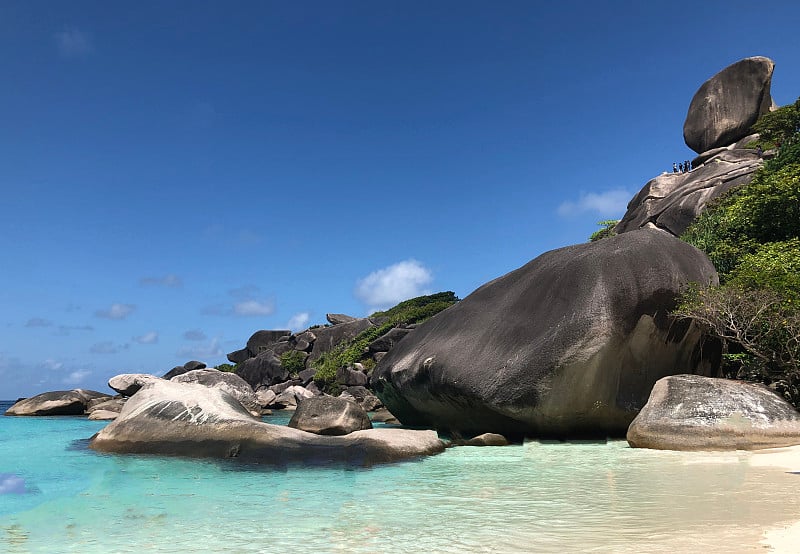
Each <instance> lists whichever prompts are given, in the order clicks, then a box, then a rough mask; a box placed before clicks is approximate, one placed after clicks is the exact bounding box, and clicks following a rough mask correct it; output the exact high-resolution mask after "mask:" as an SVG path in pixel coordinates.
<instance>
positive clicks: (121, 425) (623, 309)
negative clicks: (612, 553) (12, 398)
mask: <svg viewBox="0 0 800 554" xmlns="http://www.w3.org/2000/svg"><path fill="white" fill-rule="evenodd" d="M773 70H774V63H773V62H772V61H771V60H769V59H768V58H763V57H753V58H746V59H744V60H741V61H739V62H737V63H735V64H733V65H731V66H729V67H727V68H725V69H723V70H722V71H721V72H720V73H718V74H717V75H714V76H713V77H711V78H710V79H709V80H708V81H707V82H706V83H704V84H703V85H702V86H701V87H700V89H699V90H698V91H697V93H696V94H695V96H694V98H693V99H692V101H691V103H690V106H689V109H688V114H687V117H686V122H685V124H684V128H683V134H684V139H685V141H686V144H687V145H688V146H689V147H690V148H692V149H693V150H694V151H695V152H696V153H697V156H696V157H695V158H694V159H693V160H692V161H691V166H690V167H691V170H689V165H688V164H687V167H686V170H685V171H682V172H677V171H676V172H672V173H669V172H667V173H663V174H661V175H659V176H657V177H655V178H654V179H652V180H650V181H649V182H648V183H646V184H645V185H644V187H643V188H642V189H641V190H640V191H639V192H638V193H637V194H636V195H635V196H634V197H633V198H632V199H631V201H630V203H629V205H628V209H627V212H626V213H625V215H624V216H623V217H622V219H621V220H620V221H618V222H616V223H615V224H613V225H610V226H608V227H607V229H606V231H604V232H603V233H602V235H601V236H598V237H596V238H598V239H599V240H593V241H591V242H588V243H584V244H578V245H573V246H567V247H565V248H561V249H557V250H553V251H550V252H546V253H544V254H542V255H541V256H539V257H537V258H535V259H534V260H532V261H530V262H529V263H527V264H525V265H524V266H522V267H520V268H518V269H516V270H514V271H511V272H510V273H507V274H506V275H503V276H501V277H498V278H497V279H494V280H493V281H491V282H489V283H487V284H485V285H483V286H481V287H480V288H478V289H477V290H476V291H474V292H473V293H472V294H470V295H469V296H467V297H466V298H464V299H463V300H459V299H458V298H457V297H456V296H455V295H454V294H453V293H450V292H443V293H439V294H435V295H430V296H423V297H419V298H414V299H411V300H408V301H405V302H402V303H400V304H399V305H398V306H395V307H394V308H392V309H390V310H387V311H385V312H378V313H375V314H373V315H371V316H370V317H367V318H355V317H351V316H347V315H344V314H328V316H327V320H328V325H325V326H316V327H312V328H309V329H306V330H304V331H302V332H298V333H292V332H290V331H288V330H259V331H256V332H255V333H254V334H253V335H252V336H251V337H250V338H249V339H248V340H247V342H246V344H245V345H244V347H243V348H242V349H240V350H237V351H235V352H231V353H230V354H228V360H229V361H230V364H224V365H221V366H219V367H218V368H208V367H206V365H205V364H204V363H203V362H199V361H190V362H187V363H186V364H184V365H183V366H178V367H175V368H173V369H171V370H169V371H167V372H166V373H165V374H164V375H163V376H162V377H157V376H155V375H148V374H123V375H118V376H115V377H113V378H112V379H111V380H110V381H109V386H110V388H111V389H113V390H114V391H115V392H116V393H117V394H116V395H113V396H112V395H108V394H104V393H99V392H96V391H86V390H81V389H77V390H73V391H56V392H48V393H44V394H41V395H38V396H35V397H32V398H29V399H23V400H20V401H19V402H17V403H16V404H15V405H14V406H13V407H12V408H10V409H9V410H8V411H7V412H6V415H19V416H24V415H53V414H70V415H77V414H88V415H89V417H90V418H93V419H108V420H111V423H109V425H108V426H107V427H106V428H104V429H103V430H101V431H100V432H99V433H98V434H97V435H96V436H95V437H93V439H92V441H91V447H92V448H94V449H96V450H99V451H104V452H116V453H126V452H128V453H157V454H169V455H189V456H212V457H241V458H248V459H254V460H259V461H267V462H269V461H281V462H285V461H301V462H304V461H309V460H318V459H337V460H342V461H346V462H348V463H359V464H366V465H369V464H373V463H382V462H389V461H395V460H401V459H407V458H412V457H418V456H424V455H431V454H436V453H438V452H441V451H442V450H443V449H444V448H445V446H460V445H465V444H466V445H475V446H480V445H502V444H507V443H508V441H509V440H510V441H517V440H521V439H523V438H527V437H532V438H558V439H571V438H585V437H622V436H626V434H627V438H628V441H629V443H630V445H631V446H634V447H645V448H662V449H675V450H692V449H697V450H703V449H712V450H716V449H722V450H724V449H760V448H770V447H777V446H787V445H796V444H800V413H798V412H797V410H796V409H795V407H794V406H792V404H791V403H790V402H789V401H793V402H794V401H795V399H796V398H795V393H794V392H793V391H795V390H796V389H797V387H798V386H800V379H798V378H797V371H798V367H797V362H798V361H800V357H798V358H793V356H794V352H795V350H792V348H795V347H794V346H791V345H790V346H789V347H787V348H788V350H787V348H783V347H776V346H775V345H774V344H773V343H775V341H777V340H778V339H775V337H789V339H791V337H792V336H794V337H795V338H794V339H793V340H795V342H796V343H797V342H800V334H798V335H791V333H794V332H795V331H792V329H793V327H792V322H793V321H794V319H792V318H793V317H795V316H796V312H797V308H795V307H793V306H790V304H791V302H790V301H791V300H792V299H793V298H794V297H793V294H795V293H800V288H799V287H798V285H800V282H798V283H795V282H794V281H791V278H789V277H786V275H787V274H789V273H792V272H790V271H789V269H791V268H794V265H792V264H794V263H795V261H796V262H797V264H798V267H797V269H800V242H798V240H800V230H798V229H797V228H796V227H793V226H792V225H800V223H798V224H792V223H780V222H781V221H783V219H782V218H781V217H779V216H775V218H774V219H777V220H778V223H775V222H772V223H770V225H772V226H773V227H776V228H777V230H775V229H773V230H771V231H770V232H771V233H772V234H764V233H761V230H762V227H763V225H761V224H759V223H758V222H757V220H756V223H753V222H752V221H751V222H750V224H749V225H750V227H747V226H739V227H730V225H729V226H728V227H725V225H728V223H726V222H729V221H736V219H735V217H733V216H731V217H727V216H726V217H727V219H726V218H722V217H721V216H720V215H719V214H720V213H721V210H726V209H732V208H730V206H731V205H735V206H738V207H737V208H736V209H738V210H739V212H737V213H741V212H742V211H743V210H744V212H747V210H749V209H751V208H750V207H749V205H747V204H745V207H744V208H742V207H741V204H742V203H743V202H745V200H742V198H745V197H746V195H745V196H743V193H742V192H741V191H746V190H751V191H756V192H752V194H756V193H757V192H758V191H759V190H761V189H760V188H759V187H764V186H765V185H764V183H765V182H769V183H772V182H773V181H774V180H775V179H778V180H779V182H780V184H781V186H784V185H785V186H789V187H795V189H796V188H800V186H799V185H798V183H800V177H799V176H800V141H798V140H797V137H798V136H800V128H798V126H799V125H800V115H799V114H800V101H798V104H795V106H789V107H785V108H778V107H777V106H775V105H774V102H773V101H772V97H771V95H770V86H771V81H772V76H773ZM793 118H794V119H793ZM748 187H750V189H749V188H748ZM770 190H773V191H774V190H778V189H775V188H774V187H773V189H770ZM780 190H782V189H780ZM792 190H794V189H792ZM747 194H751V193H747ZM771 194H772V195H773V196H775V194H774V193H771ZM737 195H738V196H737ZM796 198H797V196H795V197H794V202H795V203H796ZM731 199H732V200H731ZM771 201H772V200H771ZM726 202H727V203H728V204H726ZM758 202H761V200H758V201H757V202H756V204H757V203H758ZM774 202H777V204H775V205H778V206H779V207H780V206H784V207H785V209H783V208H781V210H783V211H781V210H779V212H780V213H784V212H786V213H788V215H786V217H785V219H786V221H791V218H792V217H794V215H793V214H795V212H796V211H797V208H796V207H792V206H791V205H790V204H791V202H787V201H786V200H785V199H781V198H778V200H774ZM781 202H782V204H781ZM737 203H738V204H737ZM759 205H760V204H759ZM771 206H772V204H771ZM752 209H753V210H755V208H752ZM770 209H774V207H773V208H770ZM787 210H788V211H787ZM792 210H794V211H792ZM756 211H757V210H756ZM754 213H755V212H754ZM798 219H800V218H798ZM723 220H724V221H723ZM709 221H711V223H709ZM759 225H761V226H759ZM754 229H755V230H754ZM736 233H740V234H738V235H737V234H736ZM742 233H744V234H742ZM747 233H750V234H749V235H747ZM758 233H761V234H758ZM698 237H700V238H698ZM726 241H727V242H726ZM731 245H733V246H731ZM765 245H766V246H765ZM776 245H778V246H776ZM698 246H699V247H700V248H698ZM723 246H724V248H723ZM701 248H702V249H701ZM765 249H770V250H768V252H772V256H771V258H770V259H771V260H772V262H773V263H772V264H771V265H770V266H769V268H768V269H764V267H765V266H763V264H762V265H758V263H759V262H758V261H759V260H760V259H762V258H765V257H769V255H768V253H766V252H767V250H765ZM776 249H777V250H776ZM778 251H779V252H780V255H778V254H775V252H778ZM759 256H761V258H759ZM721 260H722V261H721ZM775 260H777V263H776V262H775ZM782 260H783V261H782ZM722 262H724V263H722ZM748 264H749V265H748ZM754 264H755V265H754ZM748 268H749V269H748ZM753 268H756V269H753ZM787 268H789V269H787ZM792 271H793V270H792ZM748 279H749V280H748ZM787 279H789V280H787ZM787 283H788V284H787ZM781 287H783V288H781ZM787 291H788V292H787ZM725 294H728V295H731V294H740V295H742V296H741V298H740V299H742V298H743V299H744V300H742V303H743V304H742V305H744V304H746V302H745V300H747V301H750V299H751V298H756V299H762V298H767V299H772V300H769V302H770V303H768V304H765V305H766V306H768V309H767V308H765V309H764V310H762V311H761V312H759V313H760V314H762V317H767V315H769V316H770V317H773V318H775V317H779V318H783V321H784V324H783V328H776V329H774V333H776V334H773V335H769V337H767V338H764V336H766V335H764V331H761V335H757V336H751V335H747V332H749V331H748V330H741V329H739V330H738V331H741V333H740V335H734V334H732V333H730V334H726V333H727V331H726V328H725V327H724V325H722V326H720V325H715V321H716V320H714V319H713V317H712V316H713V313H712V312H710V311H709V312H703V311H702V310H703V309H705V308H708V306H709V305H710V304H709V300H708V299H709V298H717V296H720V297H724V295H725ZM770 294H771V295H772V296H769V295H770ZM714 295H717V296H714ZM748 295H750V296H748ZM759 295H760V296H759ZM787 300H788V302H787ZM753 301H755V300H753ZM715 306H716V305H715ZM709 309H710V308H709ZM736 309H744V308H742V307H741V306H740V307H739V308H736ZM770 310H772V311H770ZM781 310H783V311H781ZM791 310H794V311H791ZM734 311H735V310H734ZM787 314H788V315H787ZM736 316H737V313H733V315H732V316H731V317H732V318H733V319H735V317H736ZM787 318H788V319H787ZM753 321H756V320H753ZM759 321H760V320H759ZM798 321H800V319H798ZM787 322H788V323H787ZM768 323H769V322H768V321H766V322H761V323H759V325H762V327H764V326H766V327H769V325H768ZM781 333H782V334H781ZM787 333H789V335H787ZM762 335H764V336H762ZM789 339H787V340H789ZM759 340H760V341H761V342H758V341H759ZM781 340H782V339H781ZM770 341H772V342H770ZM790 342H791V340H789V342H787V344H789V343H790ZM765 345H766V346H765ZM770 345H771V346H770ZM765 348H772V349H773V351H772V353H771V354H770V353H767V354H765V353H764V352H765ZM781 348H783V349H781ZM797 354H798V355H799V356H800V351H798V352H797ZM770 356H772V358H770ZM731 368H734V369H733V370H732V369H731ZM723 375H724V376H726V377H738V378H740V379H745V380H731V379H725V378H722V376H723ZM747 380H750V381H758V382H759V383H760V384H753V383H751V382H747ZM766 385H769V386H766ZM793 387H794V388H793ZM796 396H797V399H798V400H800V393H797V395H796ZM795 404H796V403H795ZM279 409H283V410H287V409H288V410H296V411H295V412H294V416H293V418H292V421H291V422H290V424H289V426H288V427H284V426H275V425H270V424H267V423H263V422H262V421H261V420H260V418H261V416H262V415H263V414H265V413H269V411H270V410H279ZM368 414H371V417H370V416H369V415H368ZM373 421H381V422H388V423H390V424H391V423H399V424H402V425H403V427H404V428H393V427H392V426H391V425H390V426H383V427H381V428H373V426H372V422H373ZM435 431H439V432H443V433H446V434H447V435H448V436H449V437H451V440H450V441H449V442H448V444H447V445H445V443H444V442H442V440H440V439H439V438H438V436H437V434H436V432H435Z"/></svg>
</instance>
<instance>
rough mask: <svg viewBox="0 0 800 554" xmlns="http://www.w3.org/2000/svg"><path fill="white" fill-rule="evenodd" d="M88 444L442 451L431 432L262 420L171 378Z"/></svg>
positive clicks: (195, 449) (368, 455)
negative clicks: (330, 430)
mask: <svg viewBox="0 0 800 554" xmlns="http://www.w3.org/2000/svg"><path fill="white" fill-rule="evenodd" d="M89 446H90V448H93V449H95V450H98V451H100V452H111V453H131V454H161V455H172V456H193V457H216V458H233V457H239V458H243V459H247V460H252V461H257V462H263V463H274V464H285V463H291V462H297V463H325V462H344V463H351V464H357V465H371V464H376V463H384V462H393V461H398V460H404V459H408V458H415V457H419V456H427V455H432V454H437V453H439V452H442V451H443V450H444V444H443V443H442V441H440V440H439V438H438V436H437V435H436V433H435V432H433V431H411V430H407V429H369V430H365V431H356V432H354V433H350V434H349V435H345V436H341V437H332V436H321V435H315V434H313V433H307V432H305V431H300V430H298V429H292V428H290V427H283V426H278V425H270V424H268V423H262V422H261V421H260V420H258V419H256V418H254V417H253V416H251V415H250V414H249V413H248V412H247V410H245V409H244V407H243V406H242V405H241V404H240V403H239V402H238V401H237V400H236V399H235V398H233V397H232V396H230V395H229V394H227V393H226V392H224V391H222V390H220V389H213V388H207V387H203V386H201V385H196V384H189V383H174V382H171V381H153V382H151V383H149V384H147V385H146V386H145V387H143V388H142V389H141V390H140V391H139V392H138V393H137V394H136V395H135V396H133V397H132V398H131V399H130V400H129V401H128V402H127V403H126V405H125V407H124V408H123V410H122V412H121V413H120V415H119V417H118V418H117V419H116V420H115V421H114V422H112V423H110V424H109V425H108V426H106V427H105V428H104V429H102V430H101V431H100V432H99V433H97V434H96V435H95V436H94V437H93V438H92V440H91V441H90V443H89Z"/></svg>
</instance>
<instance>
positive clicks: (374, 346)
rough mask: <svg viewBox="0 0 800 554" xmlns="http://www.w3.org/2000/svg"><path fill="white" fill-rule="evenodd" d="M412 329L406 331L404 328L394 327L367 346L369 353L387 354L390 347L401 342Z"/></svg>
mask: <svg viewBox="0 0 800 554" xmlns="http://www.w3.org/2000/svg"><path fill="white" fill-rule="evenodd" d="M411 331H413V329H406V328H404V327H395V328H394V329H391V330H390V331H389V332H388V333H386V334H384V335H383V336H380V337H378V338H377V339H375V340H374V341H372V342H371V343H369V344H368V345H367V348H368V349H369V351H370V353H372V354H374V353H375V352H388V351H389V350H391V349H392V347H393V346H394V345H395V344H397V343H398V342H400V341H401V340H403V339H404V338H405V336H406V335H408V334H409V333H410V332H411Z"/></svg>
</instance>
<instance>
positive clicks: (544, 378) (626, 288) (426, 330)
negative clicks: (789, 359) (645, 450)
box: [372, 229, 719, 437]
mask: <svg viewBox="0 0 800 554" xmlns="http://www.w3.org/2000/svg"><path fill="white" fill-rule="evenodd" d="M716 280H717V276H716V272H715V271H714V268H713V266H712V265H711V263H710V262H709V261H708V258H707V257H706V256H705V254H703V253H702V252H700V251H699V250H697V249H695V248H694V247H692V246H690V245H688V244H686V243H684V242H682V241H680V240H678V239H675V238H672V237H670V236H669V235H667V234H666V233H662V232H660V231H655V230H647V229H641V230H637V231H633V232H631V233H626V234H624V235H619V236H616V237H610V238H607V239H603V240H601V241H598V242H594V243H589V244H580V245H576V246H571V247H567V248H562V249H559V250H554V251H551V252H547V253H545V254H543V255H541V256H539V257H538V258H536V259H535V260H533V261H531V262H529V263H528V264H527V265H525V266H523V267H521V268H519V269H517V270H515V271H512V272H511V273H509V274H507V275H504V276H502V277H500V278H498V279H495V280H494V281H492V282H490V283H488V284H486V285H484V286H482V287H480V288H479V289H478V290H476V291H475V292H473V293H472V294H471V295H469V296H468V297H467V298H465V299H464V300H462V301H461V302H459V303H457V304H455V305H454V306H451V307H450V308H448V309H446V310H444V311H443V312H441V313H439V314H437V315H435V316H434V317H432V318H431V319H429V320H428V321H426V322H424V323H422V324H420V325H419V326H418V327H417V328H416V329H415V330H414V332H413V333H412V334H410V335H409V336H408V337H406V338H405V339H403V340H402V341H401V342H400V343H399V344H397V345H396V346H395V347H394V348H393V349H392V350H391V351H389V353H388V354H387V355H386V356H385V357H384V358H383V359H382V360H381V362H380V363H379V364H378V366H377V367H376V368H375V370H374V372H373V376H372V385H373V388H374V390H375V392H376V394H377V395H378V397H379V398H380V399H381V401H382V402H383V403H384V405H385V406H386V407H387V408H388V409H389V410H390V411H391V412H392V413H393V414H394V415H395V416H396V417H397V418H398V419H399V420H400V421H401V422H402V423H404V424H405V425H410V426H420V427H434V428H438V429H445V430H452V431H458V432H460V433H461V434H462V435H474V434H479V433H484V432H496V433H501V434H503V435H506V436H519V435H532V436H558V437H575V436H608V435H617V436H621V435H623V434H624V433H625V431H626V430H627V428H628V425H629V424H630V422H631V421H632V420H633V418H634V417H635V416H636V414H637V413H638V411H639V410H640V409H641V408H642V406H644V404H645V402H646V401H647V398H648V395H649V393H650V390H651V388H652V386H653V384H654V383H655V382H656V381H657V380H658V379H660V378H661V377H664V376H666V375H670V374H673V373H675V372H676V368H680V370H681V371H686V370H688V371H692V372H695V373H705V374H711V373H712V372H715V371H716V368H717V366H718V362H719V359H718V355H719V352H718V350H716V351H714V350H715V349H713V348H710V345H706V347H705V348H703V342H702V336H701V333H700V332H699V331H698V330H697V329H695V328H694V327H693V326H692V325H689V324H683V323H681V324H678V323H676V322H673V321H672V320H671V319H670V318H669V317H668V315H667V314H668V312H669V310H670V309H671V308H672V307H673V305H674V299H675V297H676V295H677V294H678V292H679V291H680V290H681V288H682V287H684V286H685V285H686V284H687V283H689V282H698V283H709V282H716Z"/></svg>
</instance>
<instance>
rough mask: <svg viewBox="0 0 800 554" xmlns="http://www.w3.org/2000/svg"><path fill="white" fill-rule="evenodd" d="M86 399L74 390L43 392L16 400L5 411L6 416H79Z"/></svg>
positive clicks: (84, 407) (84, 408) (84, 406)
mask: <svg viewBox="0 0 800 554" xmlns="http://www.w3.org/2000/svg"><path fill="white" fill-rule="evenodd" d="M86 402H87V400H86V397H85V396H84V395H82V394H81V393H79V392H78V391H75V390H60V391H52V392H44V393H42V394H37V395H36V396H32V397H30V398H24V399H22V400H18V401H17V402H16V403H15V404H14V405H13V406H11V407H10V408H9V409H8V410H6V414H5V415H7V416H54V415H81V414H83V412H84V411H85V410H86Z"/></svg>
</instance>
